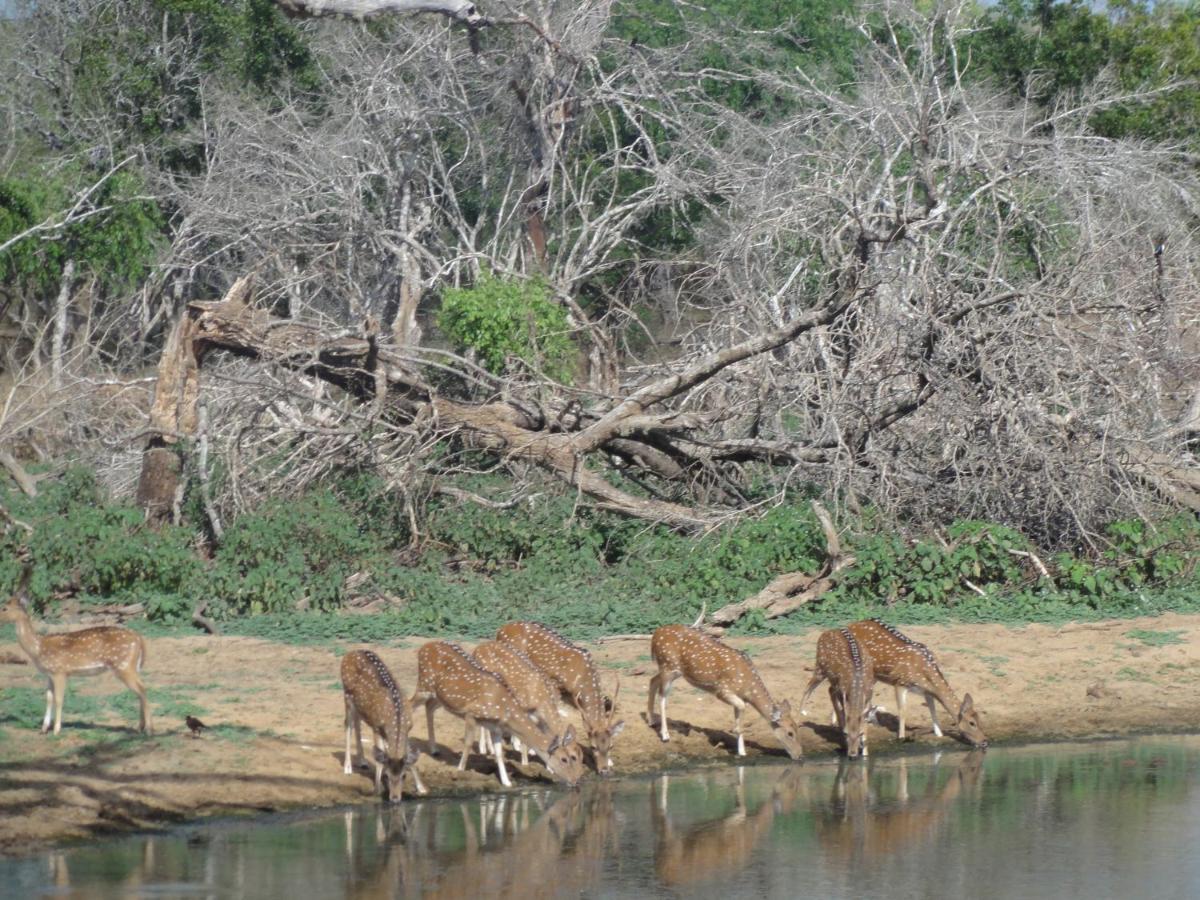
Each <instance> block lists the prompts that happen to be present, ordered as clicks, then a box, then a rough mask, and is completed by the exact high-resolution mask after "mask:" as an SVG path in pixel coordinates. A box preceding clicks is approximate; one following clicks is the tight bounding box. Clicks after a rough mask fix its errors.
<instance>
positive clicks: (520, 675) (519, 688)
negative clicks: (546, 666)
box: [471, 641, 561, 725]
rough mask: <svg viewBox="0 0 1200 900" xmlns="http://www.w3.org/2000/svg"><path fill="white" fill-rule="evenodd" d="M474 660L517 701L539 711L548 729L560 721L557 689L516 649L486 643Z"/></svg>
mask: <svg viewBox="0 0 1200 900" xmlns="http://www.w3.org/2000/svg"><path fill="white" fill-rule="evenodd" d="M471 658H472V659H473V660H474V661H475V662H476V663H478V664H479V666H480V667H481V668H484V669H486V670H487V671H489V672H491V673H492V674H494V675H497V676H499V677H500V678H501V679H502V680H503V681H504V683H505V684H507V685H508V687H509V690H511V691H512V692H513V695H514V696H515V697H516V698H517V701H518V702H519V703H520V704H521V705H522V706H524V707H525V708H526V709H529V710H534V711H536V712H537V714H538V715H539V716H540V717H541V718H542V720H543V721H545V722H546V723H547V724H548V725H549V724H552V723H557V722H558V721H559V720H560V718H561V717H560V716H559V714H558V697H559V692H558V686H557V685H556V684H555V683H554V682H553V681H551V680H550V678H549V677H548V676H547V675H546V673H544V672H543V671H542V670H541V669H539V668H538V667H537V666H536V665H534V663H533V661H532V660H531V659H530V658H529V657H528V656H526V655H525V654H524V653H522V652H521V651H520V650H518V649H517V648H516V647H515V646H513V645H512V644H508V643H505V642H504V641H486V642H484V643H482V644H480V645H479V646H478V647H476V648H475V650H474V651H473V652H472V653H471Z"/></svg>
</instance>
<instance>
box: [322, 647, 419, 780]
mask: <svg viewBox="0 0 1200 900" xmlns="http://www.w3.org/2000/svg"><path fill="white" fill-rule="evenodd" d="M342 698H343V699H344V700H345V701H346V758H345V762H344V763H343V771H344V772H345V773H346V774H347V775H350V774H352V773H353V772H354V767H353V766H352V765H351V762H350V748H351V743H350V736H351V733H353V735H354V743H353V747H354V751H355V752H354V755H355V757H356V759H357V761H358V762H361V761H362V729H361V723H362V722H366V723H367V725H369V726H370V727H371V730H372V731H373V732H374V733H375V746H374V749H375V752H374V757H375V790H376V791H381V790H382V788H383V771H384V767H385V766H386V768H387V774H388V779H387V796H388V800H390V801H392V802H393V803H396V802H399V800H400V798H401V796H402V794H403V788H404V773H405V771H406V770H407V771H409V772H411V773H412V777H413V783H414V784H415V785H416V788H417V793H420V794H424V793H426V791H425V785H423V784H422V783H421V776H420V775H418V774H417V768H416V762H417V757H418V755H419V754H418V752H417V748H416V747H415V746H414V745H413V744H412V743H410V742H409V740H408V733H409V731H411V730H412V714H411V712H410V707H409V705H408V700H407V699H406V698H405V697H404V695H403V694H401V693H400V688H399V686H397V684H396V679H394V678H393V677H392V673H391V672H389V671H388V667H387V666H386V665H384V663H383V660H382V659H380V658H379V657H378V655H376V654H375V653H372V652H371V651H370V650H352V651H350V652H349V653H347V654H346V655H345V656H343V657H342Z"/></svg>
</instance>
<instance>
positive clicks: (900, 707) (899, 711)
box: [896, 684, 908, 740]
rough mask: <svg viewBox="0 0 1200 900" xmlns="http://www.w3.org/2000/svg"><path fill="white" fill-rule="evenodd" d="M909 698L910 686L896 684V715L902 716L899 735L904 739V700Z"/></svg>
mask: <svg viewBox="0 0 1200 900" xmlns="http://www.w3.org/2000/svg"><path fill="white" fill-rule="evenodd" d="M907 699H908V688H906V687H904V686H902V685H899V684H898V685H896V715H898V716H899V717H900V731H899V733H898V734H897V737H899V738H900V740H904V701H905V700H907Z"/></svg>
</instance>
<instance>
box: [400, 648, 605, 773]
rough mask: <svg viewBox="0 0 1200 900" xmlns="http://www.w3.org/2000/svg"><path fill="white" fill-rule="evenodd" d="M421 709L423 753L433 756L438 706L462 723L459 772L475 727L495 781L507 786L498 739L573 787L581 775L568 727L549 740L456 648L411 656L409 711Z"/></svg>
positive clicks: (540, 727) (511, 698) (424, 650)
mask: <svg viewBox="0 0 1200 900" xmlns="http://www.w3.org/2000/svg"><path fill="white" fill-rule="evenodd" d="M422 705H423V706H424V707H425V717H426V722H427V723H428V727H429V752H430V755H431V756H432V755H434V754H435V752H436V744H435V737H434V732H433V713H434V711H435V710H436V709H437V708H438V707H439V706H444V707H445V708H446V709H447V710H448V711H449V712H451V713H453V714H454V715H456V716H459V717H461V718H462V719H464V720H466V736H465V739H464V741H463V752H462V758H461V759H460V760H459V762H458V768H459V769H460V770H462V769H465V768H466V767H467V756H468V755H469V754H470V750H471V739H472V738H473V737H474V736H475V734H476V729H477V728H478V727H479V726H481V725H482V726H484V727H486V728H487V729H488V730H489V731H490V732H491V736H492V742H493V745H494V747H495V753H496V766H497V768H498V769H499V773H500V782H501V784H503V785H504V786H505V787H511V786H512V782H510V781H509V780H508V771H507V770H506V768H505V766H504V750H503V735H504V733H505V732H508V733H510V734H513V735H515V736H516V737H517V738H519V739H520V741H521V743H522V744H523V745H524V746H526V747H528V748H529V749H531V750H533V751H534V752H535V753H537V755H538V756H540V757H541V758H542V761H543V762H544V763H545V764H546V768H547V769H549V770H550V774H552V775H554V776H555V777H556V778H559V779H561V780H563V781H565V782H566V783H567V784H570V785H574V784H576V783H577V782H578V781H579V778H580V776H581V775H582V774H583V763H582V761H581V759H580V754H579V751H578V748H577V747H576V746H575V729H574V728H571V727H568V728H567V729H566V731H565V733H563V734H557V735H551V734H550V729H549V728H547V727H545V724H544V723H541V724H539V723H538V721H537V717H536V716H534V715H532V714H531V712H530V711H529V710H528V709H526V708H524V707H523V706H522V705H521V703H520V702H519V701H518V700H517V698H516V697H515V696H513V692H512V691H511V690H509V688H508V685H506V684H505V683H504V682H503V681H502V680H501V679H500V678H498V677H497V676H495V675H493V674H492V673H491V672H488V671H486V670H485V669H482V668H480V667H479V665H478V664H477V663H476V662H475V661H474V660H472V659H471V658H470V657H469V656H467V654H466V653H464V652H463V650H462V648H460V647H457V646H455V645H454V644H450V643H447V642H445V641H430V642H429V643H427V644H425V645H423V646H422V647H421V649H420V650H419V651H417V691H416V693H415V694H413V697H412V706H413V709H416V708H417V707H418V706H422Z"/></svg>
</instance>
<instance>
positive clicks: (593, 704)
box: [496, 622, 625, 775]
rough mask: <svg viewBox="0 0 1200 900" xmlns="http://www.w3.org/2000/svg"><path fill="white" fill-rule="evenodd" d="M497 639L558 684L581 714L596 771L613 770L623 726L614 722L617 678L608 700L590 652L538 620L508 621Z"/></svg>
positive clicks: (618, 681)
mask: <svg viewBox="0 0 1200 900" xmlns="http://www.w3.org/2000/svg"><path fill="white" fill-rule="evenodd" d="M496 639H497V640H499V641H504V642H505V643H508V644H511V645H512V646H514V647H516V648H517V649H518V650H520V651H521V652H522V653H524V654H525V655H526V656H527V657H529V659H530V660H532V662H533V664H534V665H535V666H537V667H538V668H539V669H541V670H542V671H543V672H545V673H546V674H547V675H548V676H549V677H550V680H551V681H553V682H554V683H555V684H556V685H557V686H558V689H559V691H561V692H562V693H563V694H564V695H565V696H566V697H567V699H568V700H570V701H571V704H572V705H573V706H574V707H575V708H576V709H578V710H579V714H580V715H581V716H582V717H583V724H584V727H586V728H587V730H588V740H589V741H591V744H592V755H593V757H594V758H595V761H596V771H598V772H600V773H601V774H602V775H603V774H606V773H608V772H610V771H612V744H613V739H614V738H616V736H617V735H618V734H620V733H621V729H623V728H624V727H625V723H624V722H614V721H613V719H615V718H616V714H617V695H618V694H620V692H621V681H620V679H619V678H618V679H617V688H616V690H615V691H614V692H613V696H612V699H611V700H610V699H609V698H608V697H606V696H604V692H603V691H602V690H601V689H600V674H599V672H597V671H596V664H595V663H594V662H592V655H591V654H590V653H588V652H587V651H586V650H584V649H583V648H582V647H577V646H576V645H575V644H572V643H571V642H570V641H568V640H567V639H566V638H565V637H563V636H562V635H561V634H559V633H558V632H557V631H555V630H554V629H552V628H547V627H546V626H545V625H539V624H538V623H537V622H510V623H509V624H507V625H504V626H503V627H501V628H500V630H499V631H497V632H496Z"/></svg>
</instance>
